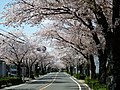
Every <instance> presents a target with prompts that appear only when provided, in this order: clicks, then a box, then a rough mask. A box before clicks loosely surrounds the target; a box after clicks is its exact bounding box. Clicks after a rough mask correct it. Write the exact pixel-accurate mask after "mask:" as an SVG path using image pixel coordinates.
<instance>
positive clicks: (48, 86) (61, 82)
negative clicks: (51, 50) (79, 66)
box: [3, 72, 88, 90]
mask: <svg viewBox="0 0 120 90" xmlns="http://www.w3.org/2000/svg"><path fill="white" fill-rule="evenodd" d="M3 90H88V89H87V88H86V87H85V86H83V85H82V84H81V85H80V84H79V83H78V82H77V81H76V80H74V79H73V78H72V77H71V76H69V75H67V74H66V73H64V72H53V73H49V74H47V75H45V76H44V77H42V78H40V79H37V80H34V81H32V82H28V83H25V84H21V85H17V86H12V87H6V88H4V89H3Z"/></svg>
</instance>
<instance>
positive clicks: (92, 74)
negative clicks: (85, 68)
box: [90, 55, 96, 79]
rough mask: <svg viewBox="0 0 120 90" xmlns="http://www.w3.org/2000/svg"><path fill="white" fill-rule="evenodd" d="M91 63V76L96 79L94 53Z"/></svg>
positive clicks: (91, 56)
mask: <svg viewBox="0 0 120 90" xmlns="http://www.w3.org/2000/svg"><path fill="white" fill-rule="evenodd" d="M90 65H91V78H92V79H96V72H95V70H96V66H95V62H94V57H93V55H90Z"/></svg>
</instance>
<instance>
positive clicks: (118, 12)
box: [112, 0, 120, 90]
mask: <svg viewBox="0 0 120 90" xmlns="http://www.w3.org/2000/svg"><path fill="white" fill-rule="evenodd" d="M112 20H113V26H114V28H113V37H112V54H113V70H112V74H113V82H112V89H113V90H120V1H119V0H113V18H112Z"/></svg>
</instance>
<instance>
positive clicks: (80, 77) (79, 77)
mask: <svg viewBox="0 0 120 90" xmlns="http://www.w3.org/2000/svg"><path fill="white" fill-rule="evenodd" d="M73 76H74V77H75V78H77V79H82V80H84V79H85V77H86V75H80V74H79V73H78V74H74V75H73Z"/></svg>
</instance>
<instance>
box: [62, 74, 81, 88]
mask: <svg viewBox="0 0 120 90" xmlns="http://www.w3.org/2000/svg"><path fill="white" fill-rule="evenodd" d="M64 74H66V75H67V76H69V75H68V74H67V73H64ZM69 78H70V79H71V80H72V81H73V82H75V83H76V84H77V85H78V87H79V90H81V86H80V84H79V83H78V82H77V81H75V80H74V79H73V78H72V77H71V76H70V77H69Z"/></svg>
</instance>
